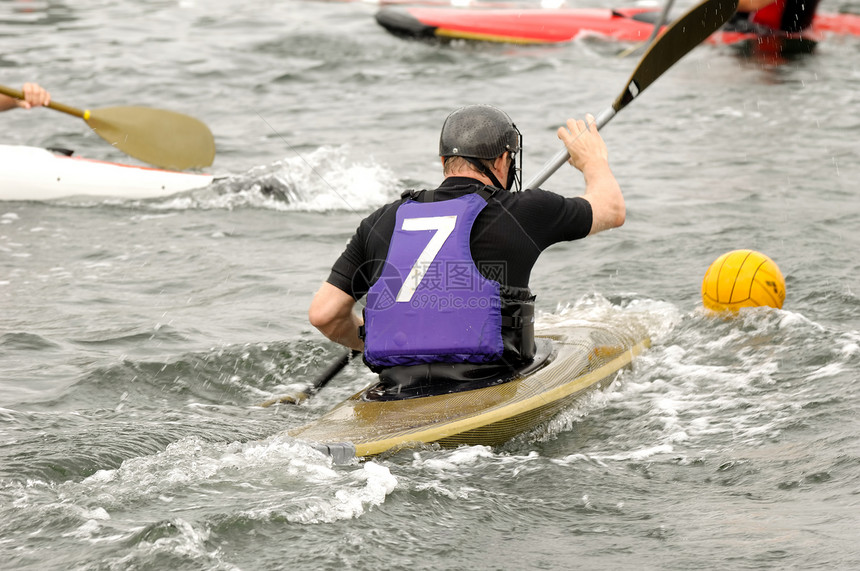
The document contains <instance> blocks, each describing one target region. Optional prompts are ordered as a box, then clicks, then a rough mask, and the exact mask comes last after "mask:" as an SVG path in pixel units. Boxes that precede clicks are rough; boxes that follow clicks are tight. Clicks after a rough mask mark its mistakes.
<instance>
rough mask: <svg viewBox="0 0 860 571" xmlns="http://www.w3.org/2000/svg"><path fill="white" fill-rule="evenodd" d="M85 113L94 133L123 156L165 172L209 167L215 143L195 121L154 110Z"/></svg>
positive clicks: (205, 129)
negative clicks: (123, 154)
mask: <svg viewBox="0 0 860 571" xmlns="http://www.w3.org/2000/svg"><path fill="white" fill-rule="evenodd" d="M88 115H89V116H88V117H87V113H86V112H85V116H84V120H85V121H86V122H87V125H89V126H90V127H91V128H92V129H93V131H94V132H95V133H96V135H98V136H99V137H101V138H102V139H104V140H105V141H107V142H108V143H110V144H111V145H113V146H114V147H116V148H118V149H119V150H121V151H122V152H124V153H126V154H127V155H130V156H132V157H134V158H136V159H139V160H141V161H143V162H145V163H149V164H151V165H155V166H157V167H160V168H163V169H172V170H185V169H192V168H202V167H208V166H209V165H211V164H212V161H213V160H214V159H215V139H214V137H213V136H212V132H211V131H210V130H209V127H207V126H206V125H205V124H203V123H202V122H200V121H198V120H197V119H195V118H193V117H189V116H187V115H182V114H181V113H175V112H173V111H165V110H163V109H152V108H150V107H106V108H104V109H96V110H93V111H90V112H89V114H88Z"/></svg>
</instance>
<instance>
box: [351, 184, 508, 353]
mask: <svg viewBox="0 0 860 571" xmlns="http://www.w3.org/2000/svg"><path fill="white" fill-rule="evenodd" d="M486 205H487V201H486V199H485V198H483V197H482V196H481V195H479V194H466V195H464V196H461V197H458V198H455V199H451V200H444V201H441V202H416V201H414V200H407V201H406V202H404V203H403V204H401V205H400V206H399V207H398V209H397V218H396V225H395V229H394V234H393V235H392V237H391V244H390V246H389V248H388V256H387V257H386V260H385V265H384V267H383V270H382V273H381V275H380V277H379V279H377V280H376V282H374V284H373V285H372V286H371V287H370V290H369V291H368V292H367V306H366V307H365V308H364V327H365V345H364V359H365V361H366V362H367V363H368V364H369V365H371V366H376V367H393V366H398V365H417V364H422V363H436V362H454V363H459V362H467V363H488V362H491V361H495V360H497V359H499V358H500V357H501V356H502V351H503V350H504V343H503V340H502V312H501V307H502V301H501V296H500V285H499V283H498V282H496V281H493V280H490V279H487V278H485V277H484V276H482V275H481V273H480V272H479V271H478V268H477V267H475V262H474V260H473V259H472V252H471V249H470V247H469V238H470V235H471V233H472V225H473V224H474V222H475V219H476V218H477V217H478V214H479V213H480V212H481V210H483V209H484V207H485V206H486Z"/></svg>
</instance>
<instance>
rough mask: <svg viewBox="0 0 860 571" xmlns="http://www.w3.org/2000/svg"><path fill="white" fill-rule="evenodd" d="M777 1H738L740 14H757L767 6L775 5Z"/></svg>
mask: <svg viewBox="0 0 860 571" xmlns="http://www.w3.org/2000/svg"><path fill="white" fill-rule="evenodd" d="M775 1H776V0H738V12H755V11H756V10H761V9H762V8H764V7H765V6H768V5H770V4H773V3H774V2H775Z"/></svg>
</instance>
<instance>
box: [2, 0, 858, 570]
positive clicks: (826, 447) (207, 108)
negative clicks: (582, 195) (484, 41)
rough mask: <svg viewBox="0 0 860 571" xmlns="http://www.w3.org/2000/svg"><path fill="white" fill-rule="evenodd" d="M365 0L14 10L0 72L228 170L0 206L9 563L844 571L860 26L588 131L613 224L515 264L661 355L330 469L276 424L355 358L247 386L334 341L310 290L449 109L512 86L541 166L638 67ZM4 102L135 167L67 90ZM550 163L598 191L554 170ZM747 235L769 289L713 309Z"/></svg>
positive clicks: (716, 63)
mask: <svg viewBox="0 0 860 571" xmlns="http://www.w3.org/2000/svg"><path fill="white" fill-rule="evenodd" d="M601 2H602V4H594V5H604V6H611V4H609V3H608V2H607V1H606V0H601ZM840 7H841V8H845V7H846V6H845V5H842V6H840V5H836V4H834V3H832V2H829V0H825V1H824V2H823V3H822V7H821V9H822V10H828V11H836V10H837V9H839V8H840ZM847 8H848V9H851V10H853V11H855V12H856V11H858V10H857V8H858V6H856V5H854V6H847ZM374 10H375V7H374V6H371V5H366V4H345V3H331V4H328V3H311V2H298V1H282V2H246V3H240V2H229V1H226V0H218V1H209V2H201V1H198V2H195V1H188V0H186V1H179V2H176V1H163V0H162V1H154V0H151V1H144V2H130V1H120V0H102V1H99V2H86V3H71V2H58V1H50V0H43V1H33V2H21V1H17V2H13V1H8V2H4V3H3V4H2V15H0V38H2V42H3V46H4V48H5V49H4V50H2V55H0V68H2V70H3V74H2V76H3V77H2V83H3V84H5V85H12V86H17V85H20V84H21V83H22V82H24V81H30V80H35V81H38V82H40V83H42V84H44V85H46V86H47V87H49V88H50V89H51V91H52V93H53V95H54V99H55V100H56V101H60V102H63V103H68V104H71V105H75V106H80V107H101V106H110V105H131V104H141V105H151V106H155V107H162V108H169V109H174V110H176V111H180V112H184V113H188V114H191V115H194V116H195V117H198V118H199V119H201V120H203V121H204V122H206V123H207V124H208V125H209V126H210V127H211V128H212V130H213V132H214V133H215V135H216V139H217V144H218V156H217V159H216V162H215V164H214V166H213V172H216V173H217V174H223V175H227V176H228V177H229V178H228V180H227V181H226V182H225V183H223V184H222V185H220V186H219V187H217V188H215V189H206V190H200V191H192V192H188V193H184V194H182V195H178V196H174V197H171V198H169V199H161V200H153V201H146V202H129V201H121V200H113V201H97V202H96V201H87V200H69V201H59V202H55V203H50V204H39V203H25V202H19V203H9V202H7V203H0V304H2V306H0V307H2V313H0V371H2V373H0V374H2V381H0V568H4V569H6V568H8V569H165V568H173V569H248V570H250V569H280V568H296V569H335V568H343V567H347V568H354V569H380V568H392V569H394V568H397V569H403V568H413V569H467V568H476V569H515V568H542V569H568V568H573V567H582V568H588V569H615V568H653V569H657V568H674V569H692V568H696V569H700V568H755V569H765V568H800V569H810V568H826V569H851V568H857V567H858V566H860V548H858V546H857V537H858V530H860V515H859V514H860V499H858V498H860V436H858V435H860V421H858V420H857V419H858V416H857V409H858V406H860V394H858V389H857V386H858V384H857V382H858V380H860V379H858V377H860V298H858V288H860V285H858V277H860V262H858V256H857V252H858V251H860V200H858V198H857V188H858V181H860V167H859V166H858V165H860V144H858V141H860V64H858V62H860V40H858V39H856V38H830V39H828V40H827V41H825V42H823V43H822V44H820V45H819V49H818V51H817V53H816V54H814V55H813V56H811V57H805V58H801V59H798V60H794V61H789V62H786V63H783V64H781V65H773V64H769V63H766V62H761V61H757V60H750V59H744V58H742V57H740V56H738V55H737V54H735V53H734V52H733V51H732V50H731V49H730V48H727V47H713V46H712V47H701V48H699V49H697V50H696V51H694V52H693V53H692V54H690V55H689V56H688V57H687V58H685V59H684V60H682V61H681V62H680V63H679V64H678V65H677V66H676V67H675V68H673V69H672V70H671V71H670V72H668V73H667V74H666V75H665V76H664V77H662V78H660V79H659V80H658V82H657V83H655V84H654V85H653V86H652V87H651V88H649V91H648V92H646V93H645V94H644V95H643V96H642V97H641V98H640V99H638V100H637V101H635V102H634V103H633V104H631V105H630V106H629V107H628V108H627V109H625V110H623V112H622V113H621V114H619V116H618V117H616V118H615V119H614V120H613V123H612V124H611V125H610V126H609V127H607V128H606V130H605V132H604V136H605V138H606V140H607V143H608V145H609V147H610V152H611V160H612V164H613V168H614V170H615V173H616V175H617V176H618V178H619V180H620V181H621V183H622V186H623V188H624V190H625V195H626V197H627V201H628V222H627V224H626V225H625V226H624V227H623V228H621V229H619V230H615V231H612V232H608V233H605V234H601V235H600V236H597V237H593V238H590V239H588V240H585V241H582V242H579V243H573V244H566V245H559V246H557V247H554V248H552V249H551V250H550V251H548V252H547V253H546V254H545V256H544V258H543V259H542V260H541V262H540V263H539V265H538V267H537V268H536V271H535V273H534V276H533V287H534V289H535V290H536V291H537V292H538V294H539V298H538V303H539V309H540V311H541V312H542V315H541V318H540V319H541V323H544V324H549V323H553V322H557V321H559V320H564V319H568V318H579V317H582V316H591V317H594V318H600V317H601V316H606V315H614V316H617V315H618V314H623V313H625V312H635V313H636V314H637V315H644V316H645V318H646V321H647V322H648V324H649V325H648V326H649V329H650V331H651V334H652V336H653V339H654V345H653V347H652V349H651V350H650V351H648V352H647V353H646V354H645V355H643V356H642V357H641V358H640V359H638V360H637V361H636V363H635V365H634V367H633V368H632V369H631V370H629V371H626V372H624V373H623V374H622V375H621V376H620V377H619V379H618V381H617V382H616V383H615V384H614V385H613V386H612V388H611V389H610V390H609V391H607V392H605V393H601V394H598V395H595V396H593V397H591V398H590V399H589V400H587V401H584V402H581V403H579V405H578V406H577V407H575V408H574V409H572V410H570V411H568V412H567V413H566V414H564V415H562V416H561V417H560V418H558V419H556V420H555V421H554V422H552V423H550V424H549V425H548V426H546V427H543V428H542V429H541V430H539V431H537V432H535V433H533V434H528V435H524V436H523V437H521V438H519V439H517V440H515V441H513V442H511V443H509V444H508V445H506V446H504V447H501V448H498V449H489V448H483V447H467V448H461V449H458V450H453V451H450V450H449V451H441V450H421V451H417V452H401V453H399V454H397V455H395V456H392V457H388V458H382V459H378V460H376V461H370V462H365V463H355V464H352V465H347V466H333V465H332V464H331V463H330V462H329V460H327V459H326V458H323V457H321V456H320V455H318V454H317V453H316V452H314V451H312V450H311V449H310V448H309V447H307V446H305V445H303V444H301V443H299V442H295V441H292V440H291V439H289V438H287V437H286V436H284V435H283V431H284V429H287V428H289V427H293V426H298V425H299V424H301V423H303V422H305V421H307V420H309V419H313V418H316V417H318V416H319V415H320V414H322V413H323V412H324V411H325V410H327V409H328V408H330V407H331V406H333V405H334V404H336V403H337V402H339V401H340V400H341V399H343V398H345V397H346V396H348V395H349V394H351V393H352V392H354V391H355V390H357V389H359V388H360V387H361V386H363V385H364V384H365V383H367V382H368V381H369V379H370V376H369V375H368V373H366V372H365V371H363V370H362V369H361V368H360V367H359V366H358V365H351V366H350V367H348V368H347V369H346V370H345V371H344V372H343V373H342V374H341V375H339V376H338V377H337V378H336V380H335V381H333V382H332V383H331V384H330V385H329V386H328V387H327V388H326V389H325V390H324V391H323V392H321V393H320V394H319V395H317V396H316V397H315V398H314V399H312V400H311V401H310V402H309V403H307V404H306V405H303V406H301V407H292V408H287V407H279V408H267V409H264V408H260V407H259V406H257V405H258V403H260V402H261V401H263V400H265V399H267V398H269V397H271V396H273V395H278V394H282V393H283V392H284V391H285V390H286V388H287V387H288V386H289V385H291V384H292V383H295V382H298V381H301V380H303V379H308V378H310V377H313V376H314V374H315V373H316V372H318V371H319V370H321V368H322V367H324V366H325V364H326V363H327V362H328V361H329V360H330V359H331V358H332V357H333V356H334V355H335V354H337V352H338V351H337V348H336V347H334V346H333V345H332V344H330V343H328V342H326V341H324V340H323V338H322V337H321V336H320V335H319V334H318V333H316V332H315V331H313V330H312V328H311V327H310V326H309V325H308V324H307V320H306V308H307V305H308V303H309V301H310V298H311V296H312V295H313V292H314V291H315V289H316V288H317V287H318V285H319V283H320V282H321V281H322V279H324V277H325V276H326V275H327V271H328V267H329V266H330V264H331V263H332V262H333V261H334V259H335V258H336V256H337V255H338V254H339V252H340V250H341V248H342V246H343V244H344V243H345V242H346V240H347V239H348V237H349V235H350V234H351V232H352V230H353V228H354V227H355V226H356V224H357V223H358V221H359V220H360V219H361V218H362V217H363V216H364V215H365V214H366V213H367V212H369V211H370V210H371V209H372V208H373V207H375V206H377V205H380V204H383V203H384V202H387V201H388V200H390V199H391V198H392V197H394V196H395V195H397V194H399V192H400V190H401V189H402V188H403V187H404V186H416V185H417V186H427V185H431V184H434V183H435V182H436V181H438V179H439V176H440V175H439V167H438V162H437V159H436V157H435V153H434V150H435V146H436V142H437V140H438V130H439V127H440V125H441V121H442V119H443V118H444V117H445V115H446V114H447V113H448V112H449V111H450V110H451V109H453V108H454V107H456V106H459V105H462V104H466V103H473V102H487V103H492V104H496V105H499V106H501V107H503V108H505V109H506V110H507V111H508V112H509V113H510V114H511V115H512V116H513V117H514V119H515V121H516V122H517V124H518V126H519V127H520V128H521V130H522V131H523V134H524V137H525V145H526V161H525V169H526V171H525V178H529V175H530V173H534V172H535V170H536V169H537V168H538V167H539V166H540V165H542V164H543V162H544V161H545V160H547V159H548V158H549V157H550V156H552V155H553V154H554V153H555V152H556V150H557V148H558V142H557V140H556V139H555V136H554V131H555V129H556V127H557V126H558V125H559V124H560V123H561V122H562V121H563V120H564V119H565V118H566V117H567V116H568V115H571V114H577V115H581V114H582V113H584V112H585V111H590V112H592V113H597V112H599V111H601V110H602V109H603V108H604V107H605V106H607V105H608V104H609V103H610V102H611V101H612V100H613V99H614V98H615V97H616V95H617V92H618V91H619V90H620V89H621V88H622V87H623V85H624V83H625V82H626V80H627V78H628V76H629V74H630V72H631V71H632V68H633V66H634V65H635V62H634V61H631V60H630V59H624V58H618V57H616V54H617V53H618V51H619V49H620V48H619V46H618V45H616V44H610V43H606V42H601V41H596V40H581V41H576V42H573V43H571V44H568V45H562V46H556V47H549V48H546V47H543V48H526V47H511V46H498V45H478V46H476V45H468V44H454V45H450V46H432V45H427V44H421V43H410V42H404V41H402V40H399V39H397V38H393V37H391V36H389V35H387V34H386V33H384V32H383V31H382V30H381V29H380V28H378V27H377V25H376V24H375V22H374V21H373V19H372V14H373V13H374ZM0 125H2V132H3V134H4V140H3V142H4V143H15V144H27V145H53V146H65V147H70V148H74V149H76V150H77V151H78V153H79V154H82V155H85V156H91V157H94V158H101V159H108V160H126V157H124V156H122V155H121V154H119V152H118V151H115V150H113V149H111V148H110V147H109V146H107V145H106V144H105V143H104V142H103V141H102V140H101V139H99V138H98V137H95V136H93V135H91V134H89V133H88V132H87V129H86V126H85V125H84V124H83V123H82V122H81V121H79V120H77V119H74V118H72V117H68V116H65V115H61V114H59V113H55V112H52V111H48V110H37V111H32V112H29V113H28V112H23V111H15V112H10V113H5V114H3V115H0ZM545 186H546V187H547V188H550V189H554V190H558V191H563V192H565V193H567V194H569V195H574V194H576V193H578V192H580V191H581V183H580V180H579V177H578V176H576V175H575V173H574V171H572V170H571V169H569V168H566V169H565V170H563V171H561V172H560V173H558V174H556V175H555V176H554V177H553V178H552V179H550V181H549V182H548V183H547V184H546V185H545ZM264 189H268V190H269V191H272V190H274V192H268V193H266V192H263V190H264ZM736 248H753V249H758V250H761V251H763V252H765V253H766V254H768V255H769V256H771V257H772V258H773V259H774V260H776V262H777V263H778V264H779V266H780V268H781V269H782V271H783V273H784V274H785V276H786V279H787V298H786V302H785V308H784V309H783V310H780V311H777V310H755V311H750V312H747V313H745V314H744V315H742V316H741V317H740V318H739V319H737V320H734V321H721V320H715V319H713V318H710V317H707V316H706V315H704V314H703V313H702V312H701V309H700V300H699V286H700V281H701V278H702V276H703V275H704V272H705V269H706V268H707V266H708V265H709V264H710V262H711V261H712V260H714V259H715V258H716V257H717V256H719V255H720V254H722V253H723V252H726V251H729V250H732V249H736Z"/></svg>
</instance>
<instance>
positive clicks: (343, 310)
mask: <svg viewBox="0 0 860 571" xmlns="http://www.w3.org/2000/svg"><path fill="white" fill-rule="evenodd" d="M354 306H355V300H354V299H353V298H352V296H351V295H349V294H348V293H346V292H345V291H343V290H341V289H339V288H337V287H335V286H333V285H331V284H330V283H328V282H324V283H323V284H322V286H320V289H319V291H317V293H316V295H314V299H313V301H311V307H310V309H309V310H308V319H310V322H311V325H313V326H314V327H316V328H317V329H319V330H320V333H322V334H323V335H325V336H326V337H328V338H329V339H331V340H332V341H334V342H335V343H340V344H341V345H344V346H346V347H349V348H350V349H355V350H358V351H361V350H363V349H364V341H362V340H361V338H360V337H359V336H358V327H359V326H360V325H362V324H363V321H362V319H361V316H360V315H358V314H356V313H355V312H354V311H353V307H354Z"/></svg>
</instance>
